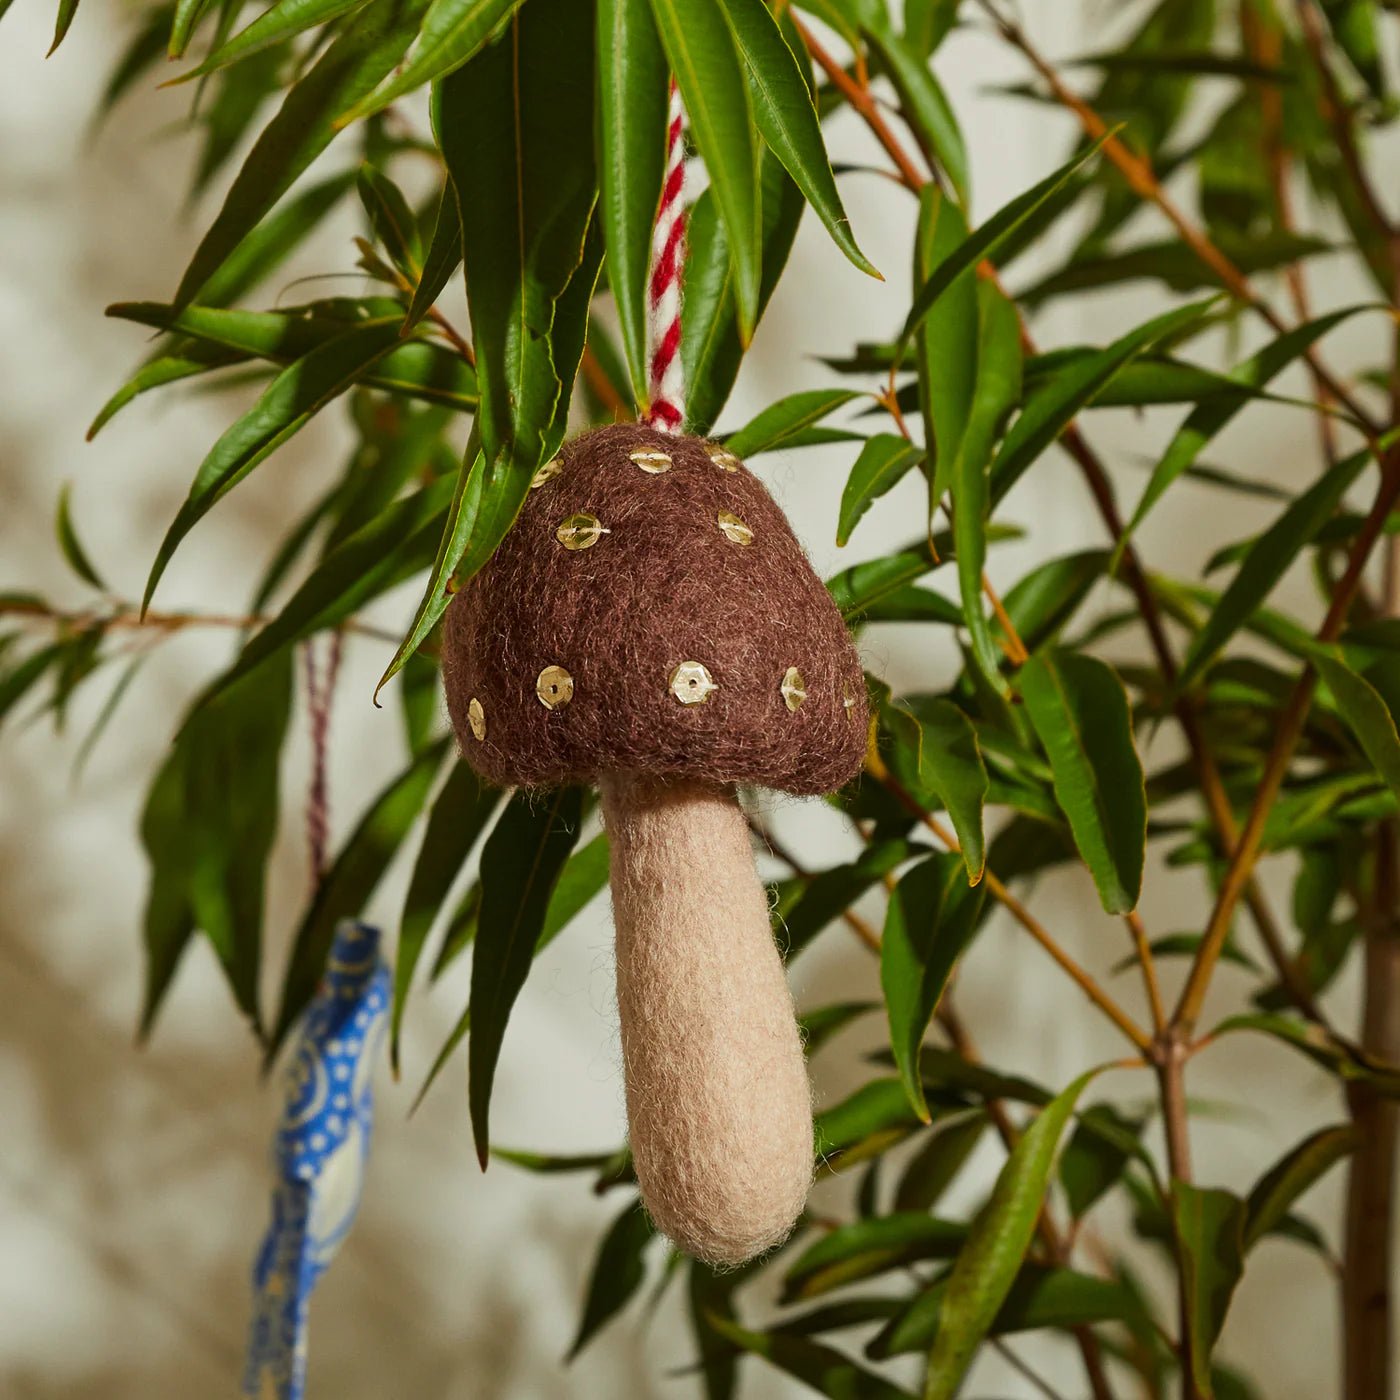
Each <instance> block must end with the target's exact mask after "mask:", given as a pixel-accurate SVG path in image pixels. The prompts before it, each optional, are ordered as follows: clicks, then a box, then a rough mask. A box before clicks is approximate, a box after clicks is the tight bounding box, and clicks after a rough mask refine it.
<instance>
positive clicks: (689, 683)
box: [671, 661, 719, 705]
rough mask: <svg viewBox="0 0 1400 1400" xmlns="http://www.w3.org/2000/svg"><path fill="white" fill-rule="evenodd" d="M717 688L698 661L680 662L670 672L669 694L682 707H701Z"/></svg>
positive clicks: (711, 677)
mask: <svg viewBox="0 0 1400 1400" xmlns="http://www.w3.org/2000/svg"><path fill="white" fill-rule="evenodd" d="M718 689H719V686H717V685H716V684H715V681H714V677H713V676H711V675H710V673H709V671H707V670H706V669H705V667H704V666H702V665H701V664H700V663H699V662H698V661H682V662H681V664H680V665H679V666H677V667H676V669H675V670H674V671H672V672H671V694H672V695H674V696H675V697H676V699H677V700H679V701H680V702H681V704H682V705H703V704H704V703H705V701H706V700H708V699H709V698H710V696H711V695H712V694H714V692H715V691H717V690H718Z"/></svg>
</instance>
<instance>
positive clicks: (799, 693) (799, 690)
mask: <svg viewBox="0 0 1400 1400" xmlns="http://www.w3.org/2000/svg"><path fill="white" fill-rule="evenodd" d="M780 689H781V690H782V693H783V704H785V705H786V706H787V707H788V709H790V710H795V709H797V708H798V706H799V705H801V704H802V702H803V701H804V700H805V699H806V698H807V682H806V681H805V680H803V679H802V672H801V671H799V670H798V669H797V667H796V666H789V667H788V668H787V670H786V671H785V672H783V683H782V686H781V687H780Z"/></svg>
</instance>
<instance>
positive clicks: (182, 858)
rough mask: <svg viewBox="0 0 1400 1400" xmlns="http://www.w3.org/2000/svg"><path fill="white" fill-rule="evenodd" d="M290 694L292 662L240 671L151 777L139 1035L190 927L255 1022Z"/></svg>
mask: <svg viewBox="0 0 1400 1400" xmlns="http://www.w3.org/2000/svg"><path fill="white" fill-rule="evenodd" d="M291 703H292V669H291V666H290V664H285V665H281V666H269V667H267V668H266V669H264V670H263V671H261V672H259V673H258V674H257V675H256V676H249V677H247V678H246V679H245V680H244V681H242V682H241V683H240V684H239V685H237V686H235V687H233V688H231V689H230V690H229V691H228V692H227V693H226V694H225V695H224V696H223V697H221V699H219V700H218V701H216V702H215V703H213V704H211V705H205V706H198V707H196V708H195V709H193V710H192V711H191V712H190V714H189V715H188V716H187V718H186V720H185V722H184V724H183V725H182V726H181V728H180V732H179V734H178V735H177V736H176V738H175V743H174V746H173V747H172V748H171V750H170V752H169V754H168V756H167V757H166V760H165V762H164V763H163V764H162V765H161V767H160V770H159V771H158V772H157V774H156V777H155V780H154V782H153V783H152V785H151V789H150V793H149V795H148V796H147V799H146V806H145V810H144V812H143V813H142V817H141V841H142V845H143V846H144V847H145V849H146V854H147V858H148V859H149V861H150V866H151V888H150V894H149V896H148V899H147V902H146V920H145V944H146V994H145V1002H144V1006H143V1009H142V1013H141V1029H140V1035H141V1036H142V1038H144V1037H145V1036H147V1035H148V1034H149V1033H150V1030H151V1026H152V1025H153V1023H154V1021H155V1016H156V1012H157V1011H158V1010H159V1009H160V1004H161V1002H162V1000H163V999H164V997H165V993H166V992H167V991H168V990H169V987H170V982H171V979H172V978H173V977H174V975H175V970H176V968H177V966H178V965H179V961H180V957H181V955H182V954H183V952H184V950H185V947H186V946H187V944H188V942H189V939H190V937H191V935H192V934H193V933H194V931H195V930H196V929H201V930H202V931H203V932H204V935H205V937H206V938H207V939H208V940H209V942H210V944H211V946H212V947H213V949H214V951H215V953H216V954H217V955H218V958H219V961H220V963H221V964H222V966H223V969H224V972H225V974H226V976H227V977H228V980H229V985H230V986H231V987H232V989H233V993H234V998H235V1000H236V1001H237V1003H238V1005H239V1007H240V1008H241V1009H242V1011H243V1012H244V1013H245V1014H246V1015H247V1017H248V1019H249V1021H250V1022H251V1023H252V1026H253V1029H254V1031H255V1032H257V1033H258V1034H261V1033H262V1021H261V1017H260V1014H259V1010H258V974H259V971H260V969H261V964H262V926H263V888H264V880H265V874H266V867H267V861H268V857H269V855H270V854H271V851H272V844H273V840H274V838H275V836H276V831H277V813H278V768H279V764H280V759H281V751H282V742H283V739H284V737H285V736H286V732H287V722H288V718H289V716H290V714H291Z"/></svg>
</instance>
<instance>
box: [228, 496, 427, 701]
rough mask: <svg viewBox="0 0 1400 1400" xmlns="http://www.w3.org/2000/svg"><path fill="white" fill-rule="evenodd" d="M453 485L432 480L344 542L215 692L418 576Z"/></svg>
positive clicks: (251, 643)
mask: <svg viewBox="0 0 1400 1400" xmlns="http://www.w3.org/2000/svg"><path fill="white" fill-rule="evenodd" d="M450 490H451V483H450V482H448V481H444V480H438V481H435V482H433V484H432V485H431V486H425V487H424V488H423V489H422V490H421V491H416V492H414V493H413V494H412V495H410V496H406V497H404V498H403V499H402V500H399V501H394V502H393V503H391V504H390V505H389V506H387V507H386V508H385V509H384V510H383V511H381V512H380V513H379V514H378V515H376V516H375V517H374V519H373V520H371V521H370V522H369V523H368V524H367V525H364V526H362V527H361V528H360V529H359V530H357V531H356V532H355V533H354V534H353V535H351V536H350V537H349V538H348V539H346V540H343V541H341V543H340V544H338V545H337V546H336V547H335V548H334V549H332V550H331V551H330V553H329V554H327V555H326V557H325V558H324V559H323V560H322V561H321V562H320V563H319V564H318V565H317V566H316V568H315V569H314V570H313V571H312V572H311V574H310V575H308V577H307V578H306V581H305V582H304V583H302V585H301V586H300V587H299V588H298V589H297V590H296V592H295V593H293V594H292V596H291V597H290V598H289V599H288V600H287V603H286V606H285V607H284V608H283V609H282V611H281V612H280V613H278V614H277V616H276V617H275V618H273V619H272V621H271V622H269V623H268V624H267V626H266V627H264V628H263V629H262V630H261V631H259V632H256V633H255V634H254V635H253V636H252V637H250V638H249V640H248V642H247V643H246V644H245V645H244V648H243V650H242V651H241V652H240V653H239V656H238V659H237V660H236V661H235V662H234V664H233V667H232V669H231V670H229V671H228V672H226V673H225V674H224V675H223V676H222V677H221V678H220V679H219V680H217V681H215V682H214V684H213V686H211V688H210V691H209V692H207V693H208V694H210V695H217V694H218V693H219V691H220V690H221V689H222V687H224V686H226V685H228V684H229V683H230V682H231V681H234V680H236V679H237V678H238V677H240V676H243V675H246V674H247V673H248V672H249V671H251V670H253V669H254V668H256V667H258V666H260V665H262V663H263V662H264V661H265V660H266V659H267V658H268V657H269V656H272V655H274V654H276V653H277V652H279V651H281V650H283V649H284V648H286V647H290V646H292V645H294V644H295V643H296V642H299V641H301V640H302V639H303V638H305V637H310V636H314V635H315V634H316V633H317V632H323V631H325V630H326V629H328V628H331V627H335V626H338V625H339V624H340V623H342V622H344V621H345V619H346V618H348V617H350V616H351V615H352V614H354V613H355V612H357V611H358V610H359V609H360V608H361V607H363V606H364V605H365V604H366V603H368V602H370V601H372V600H373V599H374V598H377V597H379V596H381V595H382V594H384V593H386V592H388V591H389V589H391V588H394V587H397V586H398V585H399V584H400V583H402V582H404V580H406V579H409V578H412V577H413V575H414V574H417V573H421V572H422V570H423V569H425V568H426V567H427V565H428V563H429V561H430V560H431V558H432V551H433V547H434V544H435V542H436V541H437V538H438V536H439V533H440V531H441V528H442V520H443V513H444V511H445V510H446V508H447V502H448V496H449V492H450Z"/></svg>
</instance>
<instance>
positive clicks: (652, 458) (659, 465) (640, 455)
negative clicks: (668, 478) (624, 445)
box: [631, 447, 671, 476]
mask: <svg viewBox="0 0 1400 1400" xmlns="http://www.w3.org/2000/svg"><path fill="white" fill-rule="evenodd" d="M631 457H632V460H633V461H634V462H635V463H636V464H637V465H638V466H639V467H640V468H641V469H642V470H643V471H644V472H649V473H650V474H651V475H652V476H660V475H661V473H662V472H668V471H670V470H671V458H670V456H669V455H668V454H667V453H665V452H653V451H652V450H650V449H649V448H645V447H639V448H638V449H637V450H636V451H635V452H633V453H632V454H631Z"/></svg>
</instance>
